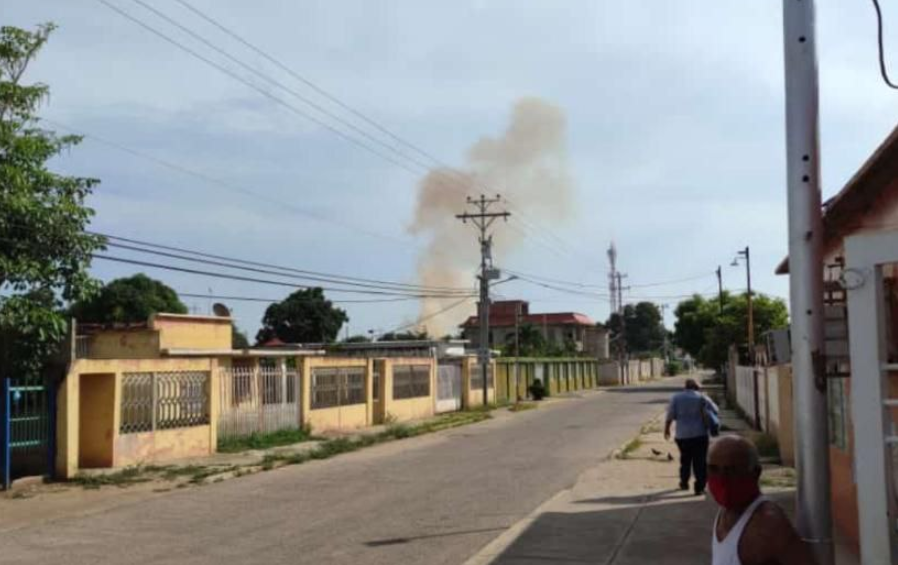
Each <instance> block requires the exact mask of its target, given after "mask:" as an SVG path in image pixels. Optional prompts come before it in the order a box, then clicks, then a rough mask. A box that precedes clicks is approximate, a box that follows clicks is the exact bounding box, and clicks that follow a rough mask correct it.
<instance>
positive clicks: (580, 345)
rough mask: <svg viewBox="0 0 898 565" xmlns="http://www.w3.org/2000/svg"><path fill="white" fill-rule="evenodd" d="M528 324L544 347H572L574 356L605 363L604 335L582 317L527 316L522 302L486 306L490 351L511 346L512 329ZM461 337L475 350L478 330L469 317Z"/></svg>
mask: <svg viewBox="0 0 898 565" xmlns="http://www.w3.org/2000/svg"><path fill="white" fill-rule="evenodd" d="M524 324H528V325H531V326H534V327H536V328H537V329H539V330H540V332H541V333H542V336H543V339H544V340H545V341H546V342H547V343H552V344H555V345H557V346H558V347H564V346H566V345H568V344H573V347H574V349H575V351H576V352H577V353H582V354H585V355H589V356H590V357H594V358H596V359H607V358H608V357H609V352H608V331H607V330H606V329H605V328H603V327H602V326H600V325H598V324H596V323H595V322H594V321H593V320H592V319H591V318H590V317H589V316H587V315H586V314H580V313H578V312H545V313H531V312H530V303H529V302H527V301H525V300H497V301H495V302H493V303H492V304H490V337H489V339H490V347H491V348H500V347H507V346H513V345H514V337H515V332H516V330H515V328H519V327H520V326H522V325H524ZM461 328H462V332H463V337H464V338H465V339H466V340H469V341H470V342H471V343H472V344H473V345H474V346H475V347H476V346H477V345H478V344H479V343H480V326H479V322H478V319H477V316H471V317H470V318H468V319H467V320H466V321H465V322H464V323H463V324H462V325H461Z"/></svg>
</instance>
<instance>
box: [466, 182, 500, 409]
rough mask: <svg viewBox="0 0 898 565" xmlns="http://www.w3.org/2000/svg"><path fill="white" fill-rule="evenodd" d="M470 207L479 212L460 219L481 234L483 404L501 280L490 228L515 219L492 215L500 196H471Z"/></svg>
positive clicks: (480, 307)
mask: <svg viewBox="0 0 898 565" xmlns="http://www.w3.org/2000/svg"><path fill="white" fill-rule="evenodd" d="M467 202H468V205H470V206H474V207H475V209H476V212H474V213H470V212H465V213H464V214H456V216H455V217H456V218H458V219H459V220H461V221H462V222H464V223H468V220H471V223H473V224H474V226H475V227H476V228H477V230H478V232H479V235H478V238H477V241H478V242H479V243H480V275H479V276H478V279H479V281H480V302H479V303H478V305H477V309H478V319H479V322H480V343H479V347H478V350H477V355H478V357H479V360H480V368H481V371H482V372H483V405H484V406H486V405H487V403H488V402H489V386H488V382H487V377H488V375H489V367H490V343H489V341H490V281H491V280H495V279H498V278H499V271H498V270H497V269H494V268H493V256H492V247H493V238H492V235H488V234H487V230H489V228H490V226H492V225H493V222H495V221H496V219H497V218H502V219H504V220H505V221H508V217H509V216H511V213H510V212H506V211H502V212H488V211H487V210H488V209H489V207H490V206H491V205H493V204H496V203H497V202H501V198H500V197H499V196H498V195H497V196H496V197H495V198H487V197H486V196H484V195H482V194H481V195H480V198H477V199H474V198H471V197H470V196H469V197H468V199H467Z"/></svg>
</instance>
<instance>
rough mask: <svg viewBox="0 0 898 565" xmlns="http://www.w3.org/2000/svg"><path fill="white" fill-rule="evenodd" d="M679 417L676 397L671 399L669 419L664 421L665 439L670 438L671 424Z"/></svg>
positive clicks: (668, 412) (668, 407)
mask: <svg viewBox="0 0 898 565" xmlns="http://www.w3.org/2000/svg"><path fill="white" fill-rule="evenodd" d="M676 419H677V414H676V410H674V399H673V398H671V399H670V403H669V404H668V405H667V419H666V420H665V421H664V439H670V425H671V424H672V423H673V421H674V420H676Z"/></svg>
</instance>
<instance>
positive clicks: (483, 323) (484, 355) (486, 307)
mask: <svg viewBox="0 0 898 565" xmlns="http://www.w3.org/2000/svg"><path fill="white" fill-rule="evenodd" d="M489 244H490V242H489V240H488V239H487V238H486V229H485V228H481V230H480V245H481V253H480V371H481V373H482V375H483V405H484V406H486V405H487V404H489V388H488V387H487V383H486V378H487V374H488V371H489V364H490V281H489V278H487V273H486V269H487V265H486V258H487V256H488V254H489Z"/></svg>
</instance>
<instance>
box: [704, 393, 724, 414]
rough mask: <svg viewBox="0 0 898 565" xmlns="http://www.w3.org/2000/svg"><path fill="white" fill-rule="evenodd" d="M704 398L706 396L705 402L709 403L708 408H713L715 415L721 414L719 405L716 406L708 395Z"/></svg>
mask: <svg viewBox="0 0 898 565" xmlns="http://www.w3.org/2000/svg"><path fill="white" fill-rule="evenodd" d="M704 396H705V402H707V403H708V406H709V407H710V408H711V410H713V411H714V413H715V414H720V408H718V407H717V405H716V404H714V401H713V400H711V397H710V396H708V395H707V394H706V395H704Z"/></svg>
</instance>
